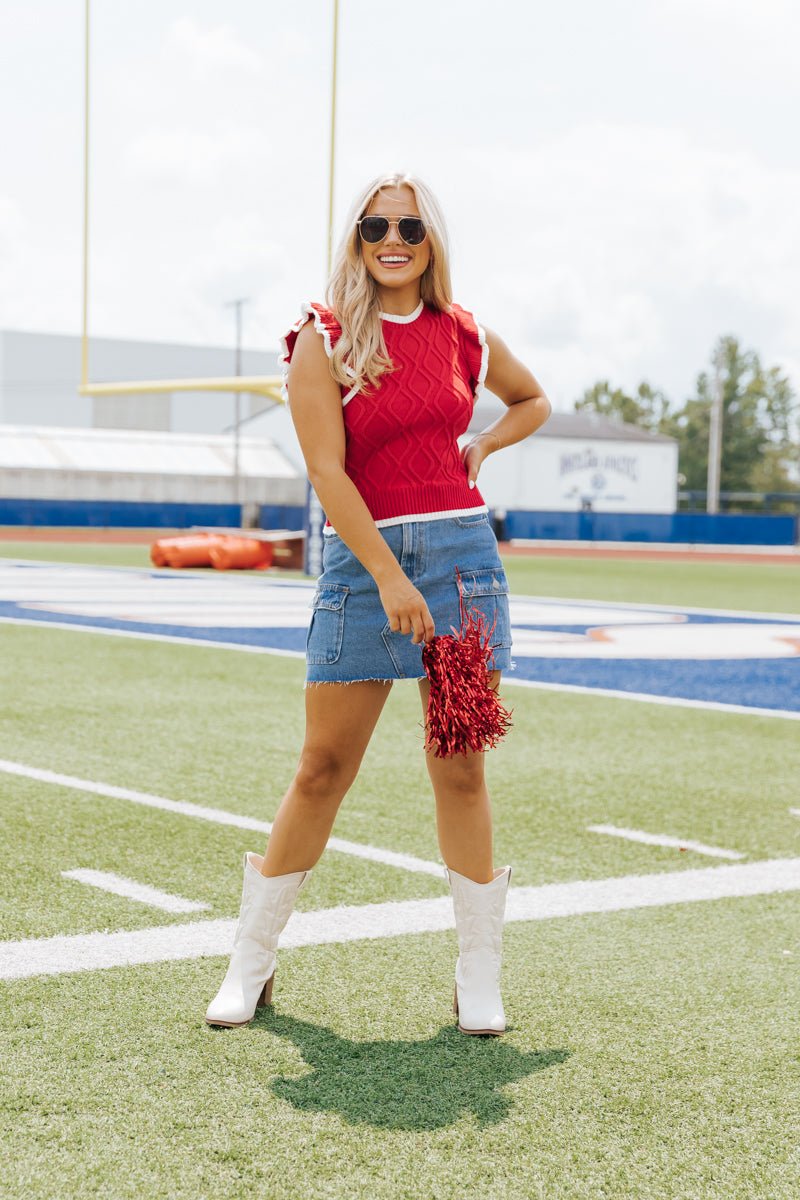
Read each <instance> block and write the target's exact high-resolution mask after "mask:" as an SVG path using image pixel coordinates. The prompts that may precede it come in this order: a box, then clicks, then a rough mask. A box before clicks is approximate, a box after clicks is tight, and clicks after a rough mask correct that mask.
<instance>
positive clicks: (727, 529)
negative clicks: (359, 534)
mask: <svg viewBox="0 0 800 1200" xmlns="http://www.w3.org/2000/svg"><path fill="white" fill-rule="evenodd" d="M0 525H56V526H57V525H64V526H69V525H72V526H77V527H81V526H87V527H93V528H101V529H104V528H105V529H114V528H127V529H131V528H133V529H135V528H140V529H188V528H189V527H190V526H192V525H212V526H213V525H219V526H226V525H227V526H230V527H233V528H238V527H239V526H240V525H241V509H240V508H239V507H238V505H235V504H157V503H152V504H143V503H138V502H133V501H122V500H120V501H116V502H113V501H109V502H105V501H102V500H11V499H9V500H3V499H0ZM259 525H260V527H261V528H262V529H303V528H304V516H303V508H302V506H301V505H292V504H285V505H278V504H275V505H264V506H263V507H262V508H261V514H260V520H259ZM504 534H505V537H507V538H553V539H556V540H559V541H596V542H689V543H692V542H694V543H699V544H700V545H702V544H703V543H711V544H716V545H723V546H724V545H734V546H791V545H794V544H796V543H797V542H800V518H798V517H797V516H792V515H785V516H784V515H776V516H769V515H767V514H761V513H754V514H749V513H748V514H738V513H719V514H717V515H715V516H709V515H708V514H707V513H694V512H685V513H596V512H595V513H582V512H520V511H514V510H512V511H511V512H509V513H508V515H507V517H506V520H505V529H504Z"/></svg>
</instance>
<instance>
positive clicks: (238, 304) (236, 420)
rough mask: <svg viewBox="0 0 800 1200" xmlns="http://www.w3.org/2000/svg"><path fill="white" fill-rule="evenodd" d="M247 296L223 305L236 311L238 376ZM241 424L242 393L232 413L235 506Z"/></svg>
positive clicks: (238, 487)
mask: <svg viewBox="0 0 800 1200" xmlns="http://www.w3.org/2000/svg"><path fill="white" fill-rule="evenodd" d="M249 303H250V299H249V297H248V296H241V297H240V298H239V299H238V300H229V301H228V302H227V304H226V305H225V307H226V308H234V309H235V310H236V363H235V370H234V374H235V375H237V376H239V375H241V373H242V308H243V307H244V305H245V304H249ZM241 424H242V393H241V392H236V393H235V395H234V411H233V499H234V503H235V504H241V502H242V500H241V491H242V486H241V485H242V476H241V470H240V465H239V429H240V426H241Z"/></svg>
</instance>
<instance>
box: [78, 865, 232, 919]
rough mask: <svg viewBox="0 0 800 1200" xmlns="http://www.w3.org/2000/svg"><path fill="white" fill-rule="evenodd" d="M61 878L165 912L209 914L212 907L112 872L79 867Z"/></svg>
mask: <svg viewBox="0 0 800 1200" xmlns="http://www.w3.org/2000/svg"><path fill="white" fill-rule="evenodd" d="M61 876H62V878H63V879H76V880H77V881H78V883H86V884H88V885H89V887H95V888H99V889H100V890H101V891H103V892H112V893H113V894H114V895H115V896H124V897H125V898H126V899H127V900H136V901H137V902H138V903H139V904H149V905H150V906H151V907H152V908H160V909H162V911H163V912H172V913H190V912H207V911H208V910H209V908H210V907H211V905H210V904H201V903H200V901H199V900H186V899H184V897H183V896H173V895H171V893H170V892H161V891H159V890H158V888H154V887H150V886H149V884H146V883H137V882H136V880H135V879H126V878H125V876H124V875H115V874H114V873H113V872H112V871H92V870H90V869H88V868H84V867H78V868H77V869H76V870H74V871H62V872H61Z"/></svg>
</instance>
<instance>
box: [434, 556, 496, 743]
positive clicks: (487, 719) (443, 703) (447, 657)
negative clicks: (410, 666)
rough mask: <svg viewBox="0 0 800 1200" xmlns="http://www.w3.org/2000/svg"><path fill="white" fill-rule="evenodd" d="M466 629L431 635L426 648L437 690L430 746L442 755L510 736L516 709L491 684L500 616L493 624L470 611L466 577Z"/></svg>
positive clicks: (464, 617)
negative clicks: (491, 662)
mask: <svg viewBox="0 0 800 1200" xmlns="http://www.w3.org/2000/svg"><path fill="white" fill-rule="evenodd" d="M456 579H457V581H458V589H459V594H460V597H461V632H460V633H458V632H457V631H456V630H455V629H454V630H453V635H454V636H451V635H450V634H444V635H441V636H438V635H437V636H436V637H433V638H431V640H430V642H428V643H427V645H425V646H424V647H423V649H422V663H423V666H424V667H425V671H426V673H427V676H428V679H429V680H430V684H431V690H430V696H429V698H428V711H427V714H426V719H425V720H426V731H427V736H426V741H425V749H426V750H433V753H434V757H436V758H452V757H453V756H454V755H455V754H466V753H467V751H468V750H473V751H474V750H488V749H490V748H491V747H494V746H496V745H497V743H498V742H499V741H500V739H501V738H503V737H505V735H506V733H507V732H508V730H509V729H510V727H511V713H510V712H509V711H508V709H506V708H504V707H503V705H502V704H501V703H500V698H499V696H498V695H497V692H495V691H494V689H493V688H492V686H491V676H490V672H489V660H490V658H491V656H492V649H493V647H492V645H491V640H492V636H493V634H494V630H495V625H496V624H497V617H495V619H494V621H493V622H492V625H491V627H490V626H489V624H488V621H487V619H486V616H485V614H484V613H482V612H478V611H472V610H470V611H469V612H466V613H465V609H464V594H463V589H462V586H461V576H460V574H459V572H458V569H457V568H456Z"/></svg>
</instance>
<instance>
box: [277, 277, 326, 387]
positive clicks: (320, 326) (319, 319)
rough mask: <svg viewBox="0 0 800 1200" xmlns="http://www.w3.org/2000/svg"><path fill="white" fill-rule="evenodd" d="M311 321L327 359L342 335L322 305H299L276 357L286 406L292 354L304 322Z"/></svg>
mask: <svg viewBox="0 0 800 1200" xmlns="http://www.w3.org/2000/svg"><path fill="white" fill-rule="evenodd" d="M311 320H313V322H314V328H315V329H316V331H317V333H321V334H322V340H323V343H324V345H325V353H326V354H327V356H328V358H330V356H331V355H332V354H333V347H334V346H335V345H336V343H337V342H338V340H339V338H340V337H341V334H342V327H341V325H340V324H339V322H338V321H337V320H336V317H335V316H334V315H333V313H332V312H331V310H330V309H329V308H325V306H324V305H323V304H317V303H316V302H315V301H313V300H308V301H304V302H303V303H302V304H301V305H300V316H299V317H298V319H297V320H296V321H295V323H294V325H292V327H291V329H290V330H289V331H288V332H287V333H285V334H284V336H283V337H282V338H281V339H280V344H281V352H280V354H279V355H278V365H279V367H280V370H281V395H282V396H283V399H284V400H285V401H286V403H287V404H288V403H289V391H288V388H287V382H288V379H289V363H290V362H291V361H292V354H293V352H294V347H295V342H296V341H297V335H298V333H299V332H300V330H301V329H302V328H303V326H304V325H305V324H306V322H307V321H311Z"/></svg>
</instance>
